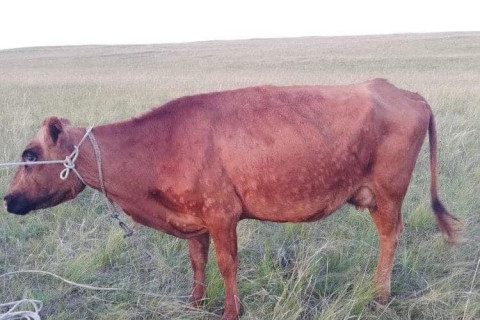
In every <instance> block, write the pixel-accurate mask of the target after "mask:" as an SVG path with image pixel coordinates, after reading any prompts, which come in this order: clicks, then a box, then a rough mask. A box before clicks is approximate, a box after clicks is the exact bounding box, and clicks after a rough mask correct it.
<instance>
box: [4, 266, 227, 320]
mask: <svg viewBox="0 0 480 320" xmlns="http://www.w3.org/2000/svg"><path fill="white" fill-rule="evenodd" d="M24 273H27V274H30V273H33V274H40V275H48V276H51V277H54V278H56V279H59V280H61V281H63V282H65V283H67V284H69V285H72V286H75V287H79V288H84V289H88V290H97V291H123V292H131V293H136V294H139V295H144V296H149V297H153V298H164V299H166V298H168V299H171V298H176V299H187V298H190V295H188V296H172V295H161V294H158V293H151V292H145V291H139V290H130V289H122V288H116V287H96V286H92V285H88V284H82V283H77V282H74V281H70V280H68V279H65V278H63V277H61V276H59V275H57V274H55V273H53V272H49V271H43V270H19V271H12V272H7V273H4V274H1V275H0V278H4V277H7V276H11V275H16V274H24ZM17 302H19V301H15V302H10V303H6V304H4V305H10V304H14V303H17ZM20 302H21V303H26V302H30V303H32V305H34V308H35V306H37V307H39V308H38V309H37V308H35V311H36V312H37V317H36V318H35V317H31V318H11V317H9V318H3V317H4V316H7V314H1V313H0V320H7V319H8V320H14V319H15V320H17V319H18V320H20V319H26V320H41V319H40V316H39V315H38V313H39V312H40V311H41V309H42V307H43V304H42V302H41V301H38V300H30V299H24V300H20ZM34 303H36V304H34ZM2 306H3V305H1V304H0V308H1V307H2ZM183 307H184V308H186V309H189V310H198V309H197V308H195V307H192V306H190V305H183ZM37 310H38V311H37ZM9 311H10V310H9ZM27 312H28V311H27ZM202 313H205V314H207V315H211V316H215V317H218V315H217V314H215V313H211V312H207V311H205V310H202Z"/></svg>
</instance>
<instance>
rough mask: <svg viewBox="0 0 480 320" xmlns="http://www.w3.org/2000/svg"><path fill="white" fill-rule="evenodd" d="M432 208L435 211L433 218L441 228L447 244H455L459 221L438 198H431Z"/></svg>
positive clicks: (458, 231) (459, 229) (457, 236)
mask: <svg viewBox="0 0 480 320" xmlns="http://www.w3.org/2000/svg"><path fill="white" fill-rule="evenodd" d="M432 209H433V211H434V212H435V218H436V219H437V223H438V226H439V227H440V229H441V230H442V234H443V236H444V238H445V241H447V242H448V243H449V244H457V243H458V238H459V233H460V231H461V228H460V226H459V224H460V223H461V222H460V220H458V218H456V217H455V216H452V215H451V214H450V213H448V211H447V209H445V207H444V206H443V204H442V203H441V202H440V200H438V199H432Z"/></svg>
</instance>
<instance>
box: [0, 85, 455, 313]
mask: <svg viewBox="0 0 480 320" xmlns="http://www.w3.org/2000/svg"><path fill="white" fill-rule="evenodd" d="M427 130H428V132H429V136H430V157H431V158H430V159H431V160H430V166H431V196H432V205H433V210H434V212H435V216H436V218H437V221H438V223H439V225H440V227H441V229H442V231H443V233H444V234H445V236H446V238H447V239H448V240H453V239H454V236H455V231H456V230H454V228H453V224H452V222H453V219H455V218H454V217H453V216H451V215H450V214H449V213H447V211H446V210H445V209H444V207H443V206H442V204H441V203H440V201H439V200H438V195H437V183H436V148H437V147H436V138H437V137H436V131H435V122H434V118H433V114H432V110H431V109H430V107H429V105H428V104H427V102H426V101H425V100H424V99H423V98H422V97H421V96H420V95H418V94H416V93H412V92H408V91H405V90H401V89H398V88H396V87H394V86H393V85H391V84H390V83H388V82H387V81H386V80H383V79H375V80H372V81H367V82H364V83H360V84H353V85H346V86H292V87H274V86H263V87H252V88H245V89H239V90H233V91H225V92H215V93H208V94H201V95H195V96H189V97H183V98H180V99H177V100H174V101H171V102H169V103H167V104H165V105H164V106H162V107H160V108H158V109H154V110H152V111H151V112H148V113H146V114H144V115H142V116H140V117H138V118H133V119H131V120H128V121H124V122H118V123H113V124H108V125H102V126H98V127H95V128H93V134H94V136H95V137H96V139H97V141H98V145H99V147H100V149H101V152H102V162H103V174H104V179H105V187H106V192H107V195H108V197H109V198H110V199H111V200H113V201H114V202H116V203H117V204H118V205H120V206H121V207H122V209H123V210H124V211H125V212H126V213H127V214H129V215H130V216H131V217H132V218H133V219H134V220H135V221H137V222H139V223H141V224H144V225H147V226H150V227H152V228H155V229H157V230H160V231H163V232H166V233H168V234H171V235H174V236H177V237H181V238H186V239H188V240H189V251H190V259H191V263H192V267H193V270H194V288H193V301H194V303H199V302H200V301H201V299H202V298H203V296H204V293H205V265H206V263H207V256H208V248H209V243H210V237H212V239H213V243H214V245H215V250H216V257H217V262H218V265H219V268H220V272H221V274H222V276H223V278H224V280H225V312H224V315H223V318H222V319H235V318H237V316H238V309H239V298H238V296H237V284H236V275H237V266H238V258H237V234H236V227H237V223H238V222H239V221H240V220H242V219H258V220H265V221H277V222H287V221H290V222H302V221H314V220H318V219H321V218H324V217H326V216H328V215H330V214H331V213H333V212H334V211H335V210H337V209H338V208H340V207H341V206H342V205H344V204H345V203H347V202H348V203H351V204H354V205H355V206H357V207H358V208H368V209H369V211H370V213H371V215H372V218H373V221H374V222H375V225H376V227H377V229H378V234H379V238H380V255H379V259H378V266H377V269H376V272H375V283H376V286H377V290H378V295H379V298H380V300H381V301H382V302H385V301H386V300H387V298H388V296H389V294H390V276H391V272H392V262H393V257H394V253H395V248H396V246H397V239H398V236H399V234H400V233H401V231H402V229H403V223H402V216H401V212H400V209H401V205H402V201H403V198H404V196H405V193H406V191H407V187H408V184H409V181H410V177H411V175H412V171H413V168H414V166H415V162H416V160H417V156H418V153H419V151H420V147H421V146H422V143H423V140H424V137H425V134H426V132H427ZM84 134H85V128H83V127H75V126H72V125H71V124H70V122H69V121H68V120H65V119H61V118H57V117H50V118H47V119H45V120H44V121H43V123H42V128H41V129H40V131H39V132H38V133H37V134H36V136H35V138H34V139H33V140H32V142H31V143H30V144H29V145H28V146H27V148H26V150H25V151H24V152H23V159H24V160H28V161H35V160H49V159H63V158H64V157H65V156H66V155H68V154H70V152H72V149H73V145H75V144H77V143H78V142H79V140H80V139H81V138H82V136H84ZM61 168H62V166H61V165H59V164H55V165H38V166H33V165H25V166H23V167H21V168H19V169H18V171H17V173H16V175H15V177H14V179H13V181H12V183H11V185H10V188H9V190H8V194H7V196H6V197H5V205H6V207H7V209H8V211H9V212H12V213H17V214H26V213H27V212H29V211H31V210H35V209H39V208H46V207H51V206H54V205H57V204H59V203H61V202H64V201H66V200H69V199H73V198H75V197H76V196H77V195H78V194H79V193H80V192H81V191H82V190H83V188H84V185H83V183H82V182H81V180H80V179H79V178H78V177H76V176H75V175H70V176H69V177H68V179H66V180H64V181H62V180H60V179H59V178H58V174H59V172H60V170H61ZM76 168H77V170H78V172H79V173H80V175H81V176H82V177H83V178H84V180H85V182H86V184H88V185H89V186H91V187H92V188H95V189H97V190H98V189H100V185H99V176H98V171H97V163H96V159H95V156H94V150H93V146H92V144H91V143H90V142H85V143H84V144H83V145H82V146H81V148H80V153H79V157H78V159H77V161H76Z"/></svg>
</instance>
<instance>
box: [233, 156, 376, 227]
mask: <svg viewBox="0 0 480 320" xmlns="http://www.w3.org/2000/svg"><path fill="white" fill-rule="evenodd" d="M277 160H278V159H277ZM281 160H282V161H274V160H272V161H266V163H262V161H260V162H259V163H256V164H254V165H253V166H252V167H251V168H249V169H248V168H247V169H246V170H244V171H243V172H242V171H238V172H237V174H236V175H235V177H234V178H233V179H234V180H235V182H236V190H237V192H238V194H239V196H240V197H241V200H242V202H243V205H244V211H245V212H244V217H246V218H253V219H260V220H268V221H277V222H286V221H292V222H298V221H309V220H316V219H320V218H323V217H325V216H327V215H329V214H330V213H332V212H334V211H335V210H336V209H338V208H339V207H340V206H342V205H343V204H344V203H345V202H346V201H347V200H348V199H349V198H350V197H351V196H352V194H353V193H354V192H355V191H356V190H357V189H358V188H359V187H360V185H361V184H362V183H363V182H364V181H365V177H366V173H365V168H366V167H367V164H365V163H361V162H359V161H358V157H356V156H355V155H353V154H349V153H343V154H339V155H336V156H333V158H328V157H326V156H323V157H322V156H320V155H319V156H318V157H309V156H308V155H302V154H292V156H290V157H288V158H284V159H281ZM268 162H270V163H268Z"/></svg>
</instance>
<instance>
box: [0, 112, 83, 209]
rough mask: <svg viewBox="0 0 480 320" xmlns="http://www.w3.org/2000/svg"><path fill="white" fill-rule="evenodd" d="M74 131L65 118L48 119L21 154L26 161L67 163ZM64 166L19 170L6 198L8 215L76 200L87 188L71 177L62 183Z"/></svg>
mask: <svg viewBox="0 0 480 320" xmlns="http://www.w3.org/2000/svg"><path fill="white" fill-rule="evenodd" d="M73 129H74V128H73V127H72V126H71V125H70V121H68V120H67V119H63V118H57V117H49V118H46V119H45V120H43V122H42V127H41V128H40V130H39V131H38V132H37V134H36V135H35V137H34V138H33V140H32V141H31V142H30V143H29V144H28V145H27V147H26V148H25V150H24V151H23V153H22V160H23V161H44V160H61V159H65V157H66V156H67V155H69V154H70V153H71V152H72V151H73V145H74V143H75V142H74V141H72V140H73V139H72V135H73V134H72V133H73ZM62 169H63V165H62V164H42V165H24V166H21V167H19V168H18V170H17V172H16V173H15V176H14V177H13V181H12V182H11V183H10V187H9V188H8V191H7V194H6V196H5V198H4V201H3V203H4V206H5V208H6V209H7V211H8V212H11V213H15V214H22V215H23V214H27V213H28V212H30V211H32V210H35V209H41V208H48V207H52V206H55V205H57V204H59V203H62V202H65V201H67V200H70V199H73V198H75V197H76V196H77V195H78V194H79V193H80V192H81V191H82V190H83V188H84V187H85V186H84V184H83V183H82V182H81V181H80V179H78V177H77V176H75V175H73V174H71V175H69V177H68V178H67V179H65V180H62V179H60V176H59V175H60V172H61V171H62Z"/></svg>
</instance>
